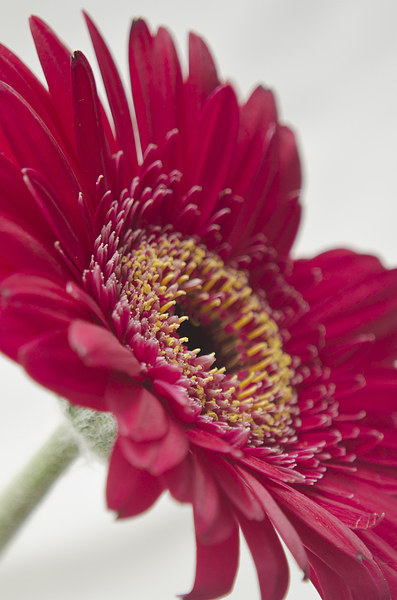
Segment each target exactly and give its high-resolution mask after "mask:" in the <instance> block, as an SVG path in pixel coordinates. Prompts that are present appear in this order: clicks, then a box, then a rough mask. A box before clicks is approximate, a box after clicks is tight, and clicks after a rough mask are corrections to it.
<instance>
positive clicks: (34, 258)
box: [0, 216, 65, 277]
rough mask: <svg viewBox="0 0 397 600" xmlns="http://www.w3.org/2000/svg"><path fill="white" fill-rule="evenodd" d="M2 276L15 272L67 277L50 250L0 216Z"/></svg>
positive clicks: (21, 228)
mask: <svg viewBox="0 0 397 600" xmlns="http://www.w3.org/2000/svg"><path fill="white" fill-rule="evenodd" d="M0 256H1V258H0V276H4V275H7V274H9V273H15V271H19V272H24V273H42V274H45V275H47V276H52V277H56V276H59V275H60V276H63V277H65V269H64V267H63V265H62V264H60V263H59V261H58V260H57V259H56V257H55V256H54V254H53V253H52V252H51V251H50V249H49V248H48V247H46V246H44V245H43V244H42V242H40V241H39V240H38V239H36V238H35V237H33V236H32V235H31V234H29V233H28V232H27V231H26V230H25V228H23V227H21V226H20V225H19V224H18V223H16V222H15V221H12V220H11V219H7V218H4V217H2V216H0Z"/></svg>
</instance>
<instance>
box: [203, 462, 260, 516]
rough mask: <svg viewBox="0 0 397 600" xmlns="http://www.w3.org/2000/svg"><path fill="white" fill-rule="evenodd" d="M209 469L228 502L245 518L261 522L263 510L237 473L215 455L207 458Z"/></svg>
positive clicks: (231, 466)
mask: <svg viewBox="0 0 397 600" xmlns="http://www.w3.org/2000/svg"><path fill="white" fill-rule="evenodd" d="M209 462H210V463H211V469H212V471H213V472H214V473H215V475H216V480H217V482H218V484H219V486H220V487H221V488H222V490H223V492H224V494H225V495H226V497H227V498H228V499H229V501H230V502H231V503H232V504H234V505H235V506H236V508H238V510H239V511H240V512H241V513H242V514H243V515H244V516H245V517H246V518H247V519H252V520H255V521H261V520H262V519H263V518H264V513H263V509H262V507H261V505H260V503H259V502H258V500H257V498H256V496H255V495H254V494H253V492H252V490H251V488H250V487H249V486H248V485H247V483H246V482H245V481H244V480H243V478H242V477H241V475H240V474H239V473H238V471H237V470H236V469H235V468H234V467H233V465H231V464H229V462H227V461H226V460H224V459H218V458H217V457H216V456H215V455H214V456H211V457H209Z"/></svg>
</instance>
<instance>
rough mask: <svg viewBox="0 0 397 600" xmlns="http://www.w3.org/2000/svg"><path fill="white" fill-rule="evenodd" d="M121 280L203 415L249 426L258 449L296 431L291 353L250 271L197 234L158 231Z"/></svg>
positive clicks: (132, 254)
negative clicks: (231, 263) (228, 261)
mask: <svg viewBox="0 0 397 600" xmlns="http://www.w3.org/2000/svg"><path fill="white" fill-rule="evenodd" d="M121 280H122V284H123V293H124V294H125V295H126V297H127V299H128V303H129V306H130V314H131V318H132V319H133V320H137V321H139V323H140V324H144V329H143V330H142V329H141V331H142V335H143V336H144V338H145V340H146V341H147V342H148V343H151V344H155V346H156V350H157V353H158V354H160V355H161V356H162V357H164V359H165V360H166V361H167V363H169V364H174V365H175V366H176V367H177V368H178V369H179V370H180V372H181V379H180V381H179V383H180V384H181V385H183V386H184V387H185V388H186V390H187V393H188V395H189V397H190V398H191V399H192V400H193V401H196V402H200V403H201V405H202V411H201V415H200V419H202V420H206V421H212V422H217V423H219V424H221V423H222V424H224V426H225V427H232V428H233V427H240V428H243V429H245V430H246V431H248V432H249V442H248V443H249V445H252V446H258V445H262V444H263V443H265V442H270V441H271V440H275V441H277V440H278V441H280V440H281V439H284V438H286V437H289V436H290V435H291V434H292V432H293V428H292V427H291V424H292V422H293V416H294V414H295V411H296V408H295V402H296V398H295V394H294V390H293V387H292V385H291V380H292V377H293V375H294V372H293V370H292V368H291V358H290V356H289V355H288V354H286V353H285V352H284V351H283V347H282V340H281V336H280V333H279V330H278V327H277V324H276V322H275V321H274V320H273V319H272V318H271V316H270V314H269V310H266V306H265V302H264V300H263V299H261V298H259V296H258V295H256V294H255V293H254V292H253V290H252V289H251V287H250V286H249V283H248V278H247V275H246V274H245V272H244V271H240V270H237V269H233V268H231V267H229V266H226V265H225V264H224V262H223V261H222V259H221V258H220V257H219V256H218V255H216V254H214V253H212V252H210V251H208V250H207V249H206V248H205V246H203V245H202V244H200V243H198V241H197V240H195V239H194V238H184V237H183V236H182V235H180V234H177V233H173V232H169V233H167V234H165V233H164V232H163V233H160V232H159V231H156V230H154V231H153V232H152V233H151V234H150V235H148V234H147V232H146V233H145V234H143V233H142V235H141V236H138V237H137V240H136V242H135V243H134V245H133V247H132V248H131V249H130V251H129V252H128V254H127V255H124V256H123V258H122V277H121ZM196 344H197V346H198V347H195V346H196ZM203 346H205V347H203Z"/></svg>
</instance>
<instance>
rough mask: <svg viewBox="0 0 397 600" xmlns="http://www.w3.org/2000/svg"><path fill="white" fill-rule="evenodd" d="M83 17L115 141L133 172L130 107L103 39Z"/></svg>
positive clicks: (90, 22) (86, 18) (134, 159)
mask: <svg viewBox="0 0 397 600" xmlns="http://www.w3.org/2000/svg"><path fill="white" fill-rule="evenodd" d="M84 17H85V20H86V23H87V26H88V30H89V32H90V36H91V40H92V43H93V45H94V49H95V54H96V57H97V60H98V64H99V68H100V70H101V74H102V79H103V83H104V85H105V89H106V94H107V97H108V100H109V105H110V110H111V111H112V116H113V121H114V125H115V128H116V135H117V141H118V143H119V144H120V147H121V149H122V150H123V153H124V155H125V157H126V160H127V163H128V168H129V171H130V172H134V170H135V168H136V166H137V156H136V150H135V143H134V132H133V127H132V121H131V115H130V109H129V106H128V101H127V97H126V95H125V91H124V88H123V84H122V82H121V79H120V75H119V74H118V71H117V67H116V65H115V63H114V61H113V58H112V55H111V54H110V51H109V49H108V47H107V45H106V43H105V41H104V39H103V38H102V36H101V34H100V33H99V31H98V29H97V27H96V26H95V24H94V23H93V21H92V19H91V18H90V17H89V16H88V14H87V13H84Z"/></svg>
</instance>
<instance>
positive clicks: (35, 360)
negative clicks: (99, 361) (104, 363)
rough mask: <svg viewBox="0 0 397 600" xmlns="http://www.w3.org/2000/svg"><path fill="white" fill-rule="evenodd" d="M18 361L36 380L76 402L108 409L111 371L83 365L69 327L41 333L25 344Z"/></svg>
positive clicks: (88, 406) (97, 408) (99, 408)
mask: <svg viewBox="0 0 397 600" xmlns="http://www.w3.org/2000/svg"><path fill="white" fill-rule="evenodd" d="M18 362H20V363H21V365H22V366H23V367H25V369H26V371H27V372H28V374H29V375H30V376H31V377H33V379H35V380H36V381H38V382H39V383H41V384H42V385H44V386H45V387H47V388H49V389H50V390H52V391H54V392H55V393H56V394H59V395H60V396H63V397H64V398H66V399H67V400H69V401H70V402H72V403H73V404H79V405H81V406H86V407H87V408H93V409H95V410H106V406H105V403H104V400H103V397H104V394H105V388H106V385H107V383H108V374H107V372H104V371H103V369H94V368H92V367H86V366H85V365H83V363H82V362H81V360H80V359H79V358H78V356H77V355H76V353H75V352H73V350H72V349H71V348H70V346H69V343H68V341H67V335H66V329H65V331H64V332H54V333H52V332H50V333H48V334H46V335H42V336H41V337H39V338H37V339H35V340H33V341H32V342H30V343H28V344H26V345H25V346H23V347H22V348H21V350H20V352H19V354H18ZM71 374H73V376H71Z"/></svg>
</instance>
